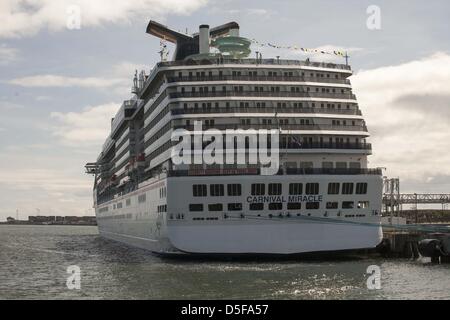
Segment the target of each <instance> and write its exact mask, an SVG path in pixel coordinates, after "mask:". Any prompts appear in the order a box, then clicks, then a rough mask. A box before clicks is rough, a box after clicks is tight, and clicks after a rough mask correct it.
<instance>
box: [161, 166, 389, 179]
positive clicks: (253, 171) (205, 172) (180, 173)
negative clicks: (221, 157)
mask: <svg viewBox="0 0 450 320" xmlns="http://www.w3.org/2000/svg"><path fill="white" fill-rule="evenodd" d="M260 173H261V169H259V168H242V169H213V168H211V169H192V170H171V171H168V172H167V175H168V176H169V177H185V176H227V175H228V176H229V175H231V176H233V175H259V174H260ZM316 174H320V175H360V174H365V175H382V169H381V168H375V169H366V168H346V169H345V168H342V169H340V168H329V169H328V168H280V169H279V170H278V173H277V175H316Z"/></svg>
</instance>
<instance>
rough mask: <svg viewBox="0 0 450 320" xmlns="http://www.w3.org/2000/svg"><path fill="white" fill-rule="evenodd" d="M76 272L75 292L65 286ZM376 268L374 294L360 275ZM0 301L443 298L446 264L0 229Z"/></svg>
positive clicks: (448, 282)
mask: <svg viewBox="0 0 450 320" xmlns="http://www.w3.org/2000/svg"><path fill="white" fill-rule="evenodd" d="M72 265H76V266H78V267H79V268H80V271H81V274H80V289H69V288H68V287H67V285H66V282H67V278H68V277H69V276H70V274H68V273H67V268H68V267H69V266H72ZM371 265H376V266H378V267H379V270H380V275H381V280H380V289H369V288H368V286H367V279H368V277H369V274H368V273H367V268H368V267H369V266H371ZM0 299H450V265H449V264H442V265H439V264H431V263H429V262H427V261H423V260H416V261H412V260H407V259H381V258H379V259H378V258H370V259H344V260H342V259H341V260H335V261H333V260H332V261H301V260H292V261H240V262H239V261H238V262H236V261H234V262H229V261H227V262H223V261H177V260H167V259H162V258H159V257H155V256H153V255H151V254H149V253H148V252H146V251H144V250H140V249H134V248H129V247H127V246H124V245H121V244H118V243H116V242H112V241H109V240H105V239H103V238H101V237H100V236H99V235H98V231H97V227H82V226H10V225H0Z"/></svg>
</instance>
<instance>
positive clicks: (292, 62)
mask: <svg viewBox="0 0 450 320" xmlns="http://www.w3.org/2000/svg"><path fill="white" fill-rule="evenodd" d="M212 64H217V65H220V64H254V65H279V66H305V67H315V68H327V69H339V70H349V71H350V70H351V68H350V66H349V65H346V64H336V63H331V62H330V63H327V62H311V61H301V60H284V59H223V58H222V59H220V58H212V59H203V60H180V61H166V62H159V63H158V64H157V66H158V67H173V66H195V65H212Z"/></svg>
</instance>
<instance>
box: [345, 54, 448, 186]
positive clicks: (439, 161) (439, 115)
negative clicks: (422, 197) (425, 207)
mask: <svg viewBox="0 0 450 320" xmlns="http://www.w3.org/2000/svg"><path fill="white" fill-rule="evenodd" d="M448 65H450V55H449V54H446V53H436V54H433V55H431V56H429V57H426V58H424V59H420V60H416V61H411V62H408V63H404V64H401V65H397V66H387V67H381V68H377V69H373V70H362V71H360V72H358V73H356V74H355V75H354V76H353V77H352V78H351V80H352V83H353V88H354V91H355V93H356V95H357V96H358V102H359V105H360V106H361V109H362V111H363V113H364V116H365V119H366V122H367V124H368V127H369V131H370V132H371V134H372V142H373V149H374V155H373V156H372V157H371V164H372V166H381V167H387V168H388V175H389V176H400V178H402V179H405V180H407V181H410V182H411V183H412V182H414V183H442V181H441V180H439V179H436V177H439V176H441V175H450V166H449V163H450V153H449V152H447V151H448V150H449V149H450V124H449V123H450V122H449V114H450V86H449V85H448V84H449V83H450V69H449V68H448V67H447V66H448ZM447 185H449V186H450V183H449V182H448V181H447Z"/></svg>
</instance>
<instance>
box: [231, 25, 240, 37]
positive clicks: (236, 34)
mask: <svg viewBox="0 0 450 320" xmlns="http://www.w3.org/2000/svg"><path fill="white" fill-rule="evenodd" d="M229 35H230V36H231V37H239V27H238V28H232V29H230V31H229Z"/></svg>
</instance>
